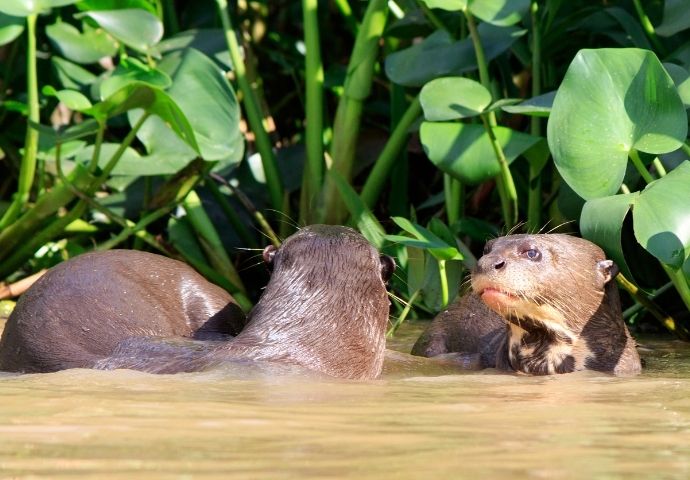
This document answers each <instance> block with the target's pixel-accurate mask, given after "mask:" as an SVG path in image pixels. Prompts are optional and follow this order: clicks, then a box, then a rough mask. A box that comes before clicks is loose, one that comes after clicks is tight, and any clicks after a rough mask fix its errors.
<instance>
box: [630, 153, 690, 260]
mask: <svg viewBox="0 0 690 480" xmlns="http://www.w3.org/2000/svg"><path fill="white" fill-rule="evenodd" d="M633 228H634V230H635V238H637V241H638V242H640V244H641V245H642V246H643V247H644V248H645V250H647V251H648V252H649V253H651V254H652V255H654V256H655V257H656V258H658V259H659V260H660V261H661V262H663V263H665V264H667V265H670V266H672V267H674V268H680V267H681V266H682V265H683V263H684V262H686V261H687V260H688V258H690V162H689V161H685V162H683V163H681V164H680V165H679V166H678V167H676V168H675V169H673V170H672V171H670V172H669V173H668V174H667V175H666V176H665V177H663V178H660V179H658V180H656V181H654V182H652V183H650V184H649V185H647V187H646V188H645V189H644V190H643V191H642V192H640V196H639V198H638V199H637V200H636V202H635V208H634V209H633Z"/></svg>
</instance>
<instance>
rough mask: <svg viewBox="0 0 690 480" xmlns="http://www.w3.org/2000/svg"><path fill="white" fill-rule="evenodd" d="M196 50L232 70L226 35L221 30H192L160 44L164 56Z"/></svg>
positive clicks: (159, 48)
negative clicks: (185, 50) (180, 51)
mask: <svg viewBox="0 0 690 480" xmlns="http://www.w3.org/2000/svg"><path fill="white" fill-rule="evenodd" d="M186 48H194V49H195V50H199V51H200V52H201V53H203V54H204V55H206V56H207V57H209V58H213V59H214V60H215V61H217V62H218V63H219V64H220V65H222V66H223V68H225V69H227V70H232V61H231V59H230V53H229V52H228V44H227V42H226V41H225V34H224V33H223V30H221V29H192V30H186V31H184V32H180V33H178V34H176V35H175V36H173V37H170V38H166V39H164V40H162V41H161V42H160V43H159V44H158V50H159V51H160V52H161V53H162V54H164V55H165V54H166V53H171V52H175V51H178V50H184V49H186Z"/></svg>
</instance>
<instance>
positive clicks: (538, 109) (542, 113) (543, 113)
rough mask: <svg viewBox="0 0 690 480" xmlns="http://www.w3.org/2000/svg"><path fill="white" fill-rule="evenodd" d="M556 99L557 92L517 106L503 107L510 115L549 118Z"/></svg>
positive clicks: (531, 99)
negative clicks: (517, 114)
mask: <svg viewBox="0 0 690 480" xmlns="http://www.w3.org/2000/svg"><path fill="white" fill-rule="evenodd" d="M555 97H556V92H555V91H553V92H549V93H545V94H543V95H539V96H538V97H532V98H530V99H528V100H525V101H524V102H522V103H518V104H517V105H506V106H504V107H501V108H502V109H503V110H505V111H506V112H508V113H519V114H521V115H532V116H535V117H548V116H549V113H551V106H552V105H553V99H554V98H555Z"/></svg>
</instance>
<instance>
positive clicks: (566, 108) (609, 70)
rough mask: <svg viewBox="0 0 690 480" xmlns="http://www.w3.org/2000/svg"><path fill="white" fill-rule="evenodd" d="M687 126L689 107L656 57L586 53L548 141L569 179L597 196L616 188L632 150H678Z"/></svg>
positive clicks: (586, 194)
mask: <svg viewBox="0 0 690 480" xmlns="http://www.w3.org/2000/svg"><path fill="white" fill-rule="evenodd" d="M687 125H688V121H687V116H686V113H685V108H684V107H683V102H682V101H681V99H680V97H679V96H678V92H677V91H676V88H675V86H674V84H673V81H672V80H671V77H669V75H668V73H666V71H665V70H664V68H663V67H662V65H661V63H660V62H659V60H658V59H657V58H656V56H655V55H654V53H652V52H649V51H646V50H639V49H634V48H629V49H621V48H615V49H606V48H605V49H600V50H580V52H578V54H577V55H576V56H575V59H574V60H573V61H572V63H571V64H570V67H569V68H568V71H567V72H566V75H565V78H564V79H563V83H562V84H561V86H560V88H559V89H558V93H557V94H556V98H555V99H554V102H553V107H552V110H551V115H550V117H549V123H548V141H549V148H550V149H551V153H552V154H553V157H554V161H555V163H556V166H557V167H558V171H559V172H560V174H561V175H562V176H563V178H564V179H565V181H566V182H567V183H568V184H569V185H570V186H571V187H572V188H573V190H575V191H576V192H577V193H578V195H580V196H581V197H583V198H585V199H591V198H597V197H603V196H608V195H612V194H614V193H616V191H618V189H619V188H620V186H621V183H622V181H623V176H624V175H625V169H626V165H627V159H628V153H629V152H630V150H632V149H636V150H640V151H643V152H647V153H653V154H660V153H667V152H671V151H674V150H676V149H678V148H679V147H680V145H681V143H682V142H683V141H684V140H685V137H686V135H687Z"/></svg>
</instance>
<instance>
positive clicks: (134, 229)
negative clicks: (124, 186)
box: [95, 205, 175, 250]
mask: <svg viewBox="0 0 690 480" xmlns="http://www.w3.org/2000/svg"><path fill="white" fill-rule="evenodd" d="M173 208H175V205H167V206H165V207H163V208H159V209H158V210H156V211H154V212H151V213H149V214H147V215H145V216H144V217H142V219H141V220H139V221H138V222H137V223H134V222H132V221H131V220H127V221H126V222H125V226H124V228H123V229H122V230H121V231H120V233H118V234H117V235H116V236H114V237H112V238H111V239H109V240H107V241H105V242H103V243H101V244H99V245H98V246H97V247H96V248H95V250H110V249H113V248H115V247H116V246H118V245H119V244H121V243H122V242H124V241H125V240H127V239H128V238H129V237H131V236H132V235H138V234H139V232H143V231H144V230H145V229H146V227H148V226H149V225H150V224H152V223H153V222H155V221H156V220H158V219H160V218H163V217H164V216H166V215H167V214H168V213H170V211H171V210H172V209H173Z"/></svg>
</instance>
